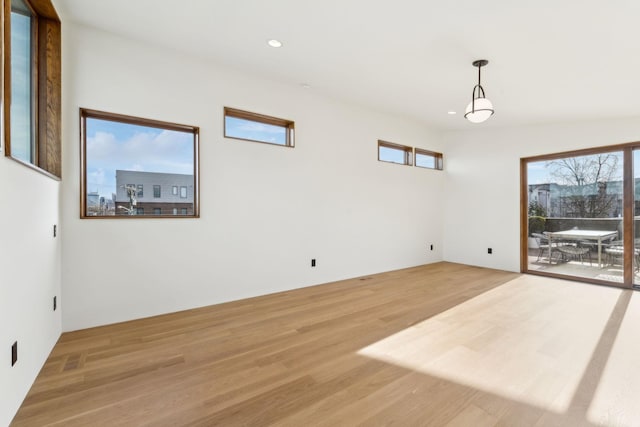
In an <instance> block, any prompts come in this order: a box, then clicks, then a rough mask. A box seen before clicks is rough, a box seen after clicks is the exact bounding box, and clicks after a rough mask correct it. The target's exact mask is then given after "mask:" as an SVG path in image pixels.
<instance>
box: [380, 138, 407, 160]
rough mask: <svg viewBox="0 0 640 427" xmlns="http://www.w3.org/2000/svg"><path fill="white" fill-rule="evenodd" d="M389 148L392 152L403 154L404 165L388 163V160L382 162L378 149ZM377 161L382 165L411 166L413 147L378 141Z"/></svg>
mask: <svg viewBox="0 0 640 427" xmlns="http://www.w3.org/2000/svg"><path fill="white" fill-rule="evenodd" d="M381 147H384V148H391V149H393V150H401V151H403V152H404V163H398V162H390V161H389V160H383V159H381V158H380V148H381ZM378 161H380V162H384V163H391V164H394V165H403V166H413V147H409V146H408V145H402V144H396V143H395V142H389V141H383V140H381V139H379V140H378Z"/></svg>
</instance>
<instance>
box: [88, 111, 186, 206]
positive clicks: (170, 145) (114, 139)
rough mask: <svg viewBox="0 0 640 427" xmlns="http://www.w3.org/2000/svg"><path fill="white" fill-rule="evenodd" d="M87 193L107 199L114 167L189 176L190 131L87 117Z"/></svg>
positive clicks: (113, 189)
mask: <svg viewBox="0 0 640 427" xmlns="http://www.w3.org/2000/svg"><path fill="white" fill-rule="evenodd" d="M86 132H87V135H86V138H87V148H86V156H87V160H86V162H87V192H94V191H97V192H98V193H99V194H100V196H104V197H106V198H109V199H111V194H112V193H115V192H116V170H117V169H119V170H134V171H144V172H163V173H178V174H185V175H193V170H194V167H193V161H194V159H193V156H194V153H193V149H194V141H193V134H192V133H190V132H178V131H172V130H166V129H159V128H154V127H148V126H139V125H131V124H127V123H120V122H113V121H108V120H101V119H95V118H87V126H86Z"/></svg>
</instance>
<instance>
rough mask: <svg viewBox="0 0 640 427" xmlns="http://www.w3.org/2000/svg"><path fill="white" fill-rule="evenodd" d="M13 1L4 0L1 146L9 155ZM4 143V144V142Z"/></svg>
mask: <svg viewBox="0 0 640 427" xmlns="http://www.w3.org/2000/svg"><path fill="white" fill-rule="evenodd" d="M10 17H11V1H10V0H2V55H1V56H2V82H3V84H2V102H1V103H0V104H2V106H1V108H2V118H1V120H2V126H0V127H1V128H2V140H1V141H0V146H2V145H4V154H5V156H8V154H7V153H8V147H9V143H10V142H9V135H11V128H10V127H11V120H10V116H9V112H10V110H11V108H10V105H11V79H10V78H9V77H10V76H11V61H10V60H9V59H10V58H11V43H10V42H9V41H10V40H11V19H10ZM3 143H4V144H3Z"/></svg>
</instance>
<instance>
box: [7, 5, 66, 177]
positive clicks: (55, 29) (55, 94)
mask: <svg viewBox="0 0 640 427" xmlns="http://www.w3.org/2000/svg"><path fill="white" fill-rule="evenodd" d="M24 2H25V3H26V4H27V5H28V6H29V7H30V9H31V11H32V12H33V17H32V37H31V43H32V46H31V50H32V52H33V57H32V73H33V74H32V82H33V84H32V87H33V89H32V100H31V107H32V111H33V114H34V125H35V126H34V130H33V132H34V135H33V138H34V148H33V153H32V156H33V161H32V162H26V161H24V160H21V159H18V158H16V157H13V156H12V155H11V129H10V125H11V0H2V8H1V12H0V13H1V14H2V16H1V17H0V22H1V23H2V24H1V25H2V29H1V30H0V37H1V38H2V40H1V41H0V44H1V46H2V52H3V54H2V61H3V63H2V66H0V74H1V77H2V81H3V109H4V111H3V113H2V114H1V115H0V116H1V117H0V120H1V121H2V125H1V126H0V127H1V128H2V135H1V137H2V140H3V141H4V146H5V149H4V153H5V156H6V157H8V158H10V159H12V160H15V161H16V162H18V163H20V164H23V165H25V166H27V167H29V168H32V169H34V170H36V171H38V172H40V173H42V174H44V175H46V176H48V177H50V178H53V179H55V180H60V179H61V178H62V155H61V151H62V150H61V146H62V136H61V111H62V103H61V99H62V98H61V94H62V67H61V63H62V54H61V45H62V42H61V24H60V18H59V17H58V14H57V13H56V10H55V8H54V6H53V4H52V2H51V0H24Z"/></svg>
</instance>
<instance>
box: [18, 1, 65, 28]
mask: <svg viewBox="0 0 640 427" xmlns="http://www.w3.org/2000/svg"><path fill="white" fill-rule="evenodd" d="M26 2H28V3H29V6H31V8H32V9H33V11H34V12H35V13H36V14H37V15H38V16H40V17H41V18H45V19H50V20H53V21H57V22H58V23H59V22H60V18H59V17H58V13H57V12H56V9H55V7H54V6H53V4H52V3H51V0H26Z"/></svg>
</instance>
